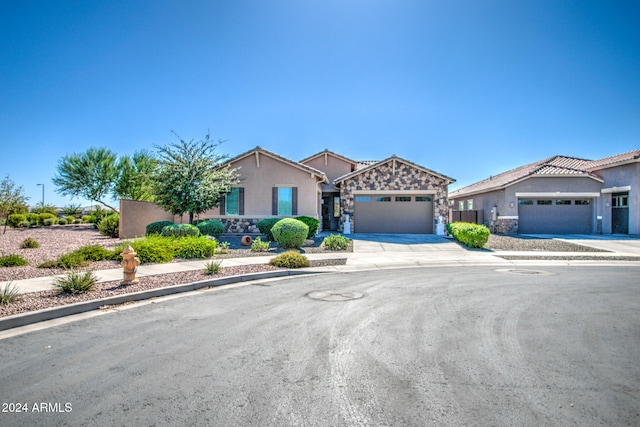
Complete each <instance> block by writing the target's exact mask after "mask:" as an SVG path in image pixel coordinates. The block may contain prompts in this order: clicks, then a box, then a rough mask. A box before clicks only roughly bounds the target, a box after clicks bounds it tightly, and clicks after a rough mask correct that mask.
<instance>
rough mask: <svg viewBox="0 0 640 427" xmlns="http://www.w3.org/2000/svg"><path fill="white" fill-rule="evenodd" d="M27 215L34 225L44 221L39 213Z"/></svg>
mask: <svg viewBox="0 0 640 427" xmlns="http://www.w3.org/2000/svg"><path fill="white" fill-rule="evenodd" d="M26 216H27V221H29V222H30V223H31V224H33V225H39V224H42V221H41V220H40V215H38V214H37V213H28V214H27V215H26Z"/></svg>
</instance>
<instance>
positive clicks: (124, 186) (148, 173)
mask: <svg viewBox="0 0 640 427" xmlns="http://www.w3.org/2000/svg"><path fill="white" fill-rule="evenodd" d="M157 167H158V160H157V159H156V158H155V157H154V156H153V154H151V153H149V152H148V151H146V150H140V151H136V152H135V153H133V156H131V157H129V156H123V157H121V158H120V161H119V162H118V171H119V172H120V176H119V177H118V181H117V182H116V184H115V187H114V192H113V195H114V197H116V198H121V199H131V200H140V201H145V202H152V201H153V200H154V194H153V181H152V179H153V174H154V172H155V170H156V169H157Z"/></svg>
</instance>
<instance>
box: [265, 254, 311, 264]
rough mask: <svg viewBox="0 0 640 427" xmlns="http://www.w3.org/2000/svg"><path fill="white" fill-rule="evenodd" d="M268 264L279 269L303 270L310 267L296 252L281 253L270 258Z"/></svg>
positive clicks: (306, 260)
mask: <svg viewBox="0 0 640 427" xmlns="http://www.w3.org/2000/svg"><path fill="white" fill-rule="evenodd" d="M269 264H270V265H273V266H274V267H281V268H303V267H309V265H310V264H309V260H308V259H307V257H306V256H304V255H302V254H301V253H298V252H296V251H287V252H283V253H281V254H280V255H278V256H277V257H275V258H272V259H271V260H270V261H269Z"/></svg>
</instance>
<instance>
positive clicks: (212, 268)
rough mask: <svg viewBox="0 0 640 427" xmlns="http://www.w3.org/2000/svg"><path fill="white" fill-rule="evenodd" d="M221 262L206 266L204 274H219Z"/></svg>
mask: <svg viewBox="0 0 640 427" xmlns="http://www.w3.org/2000/svg"><path fill="white" fill-rule="evenodd" d="M220 264H221V261H209V262H208V263H206V264H205V265H204V274H209V275H213V274H218V273H219V272H220V268H221V267H220Z"/></svg>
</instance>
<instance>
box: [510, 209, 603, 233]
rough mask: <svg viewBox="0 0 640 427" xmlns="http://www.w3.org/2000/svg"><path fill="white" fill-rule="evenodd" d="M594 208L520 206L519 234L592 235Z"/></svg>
mask: <svg viewBox="0 0 640 427" xmlns="http://www.w3.org/2000/svg"><path fill="white" fill-rule="evenodd" d="M592 223H593V207H592V205H591V204H588V205H576V204H575V202H572V203H571V204H570V205H557V204H551V205H538V204H535V203H534V204H533V205H523V204H521V205H519V206H518V232H519V233H524V234H526V233H542V234H590V233H591V232H592Z"/></svg>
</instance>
